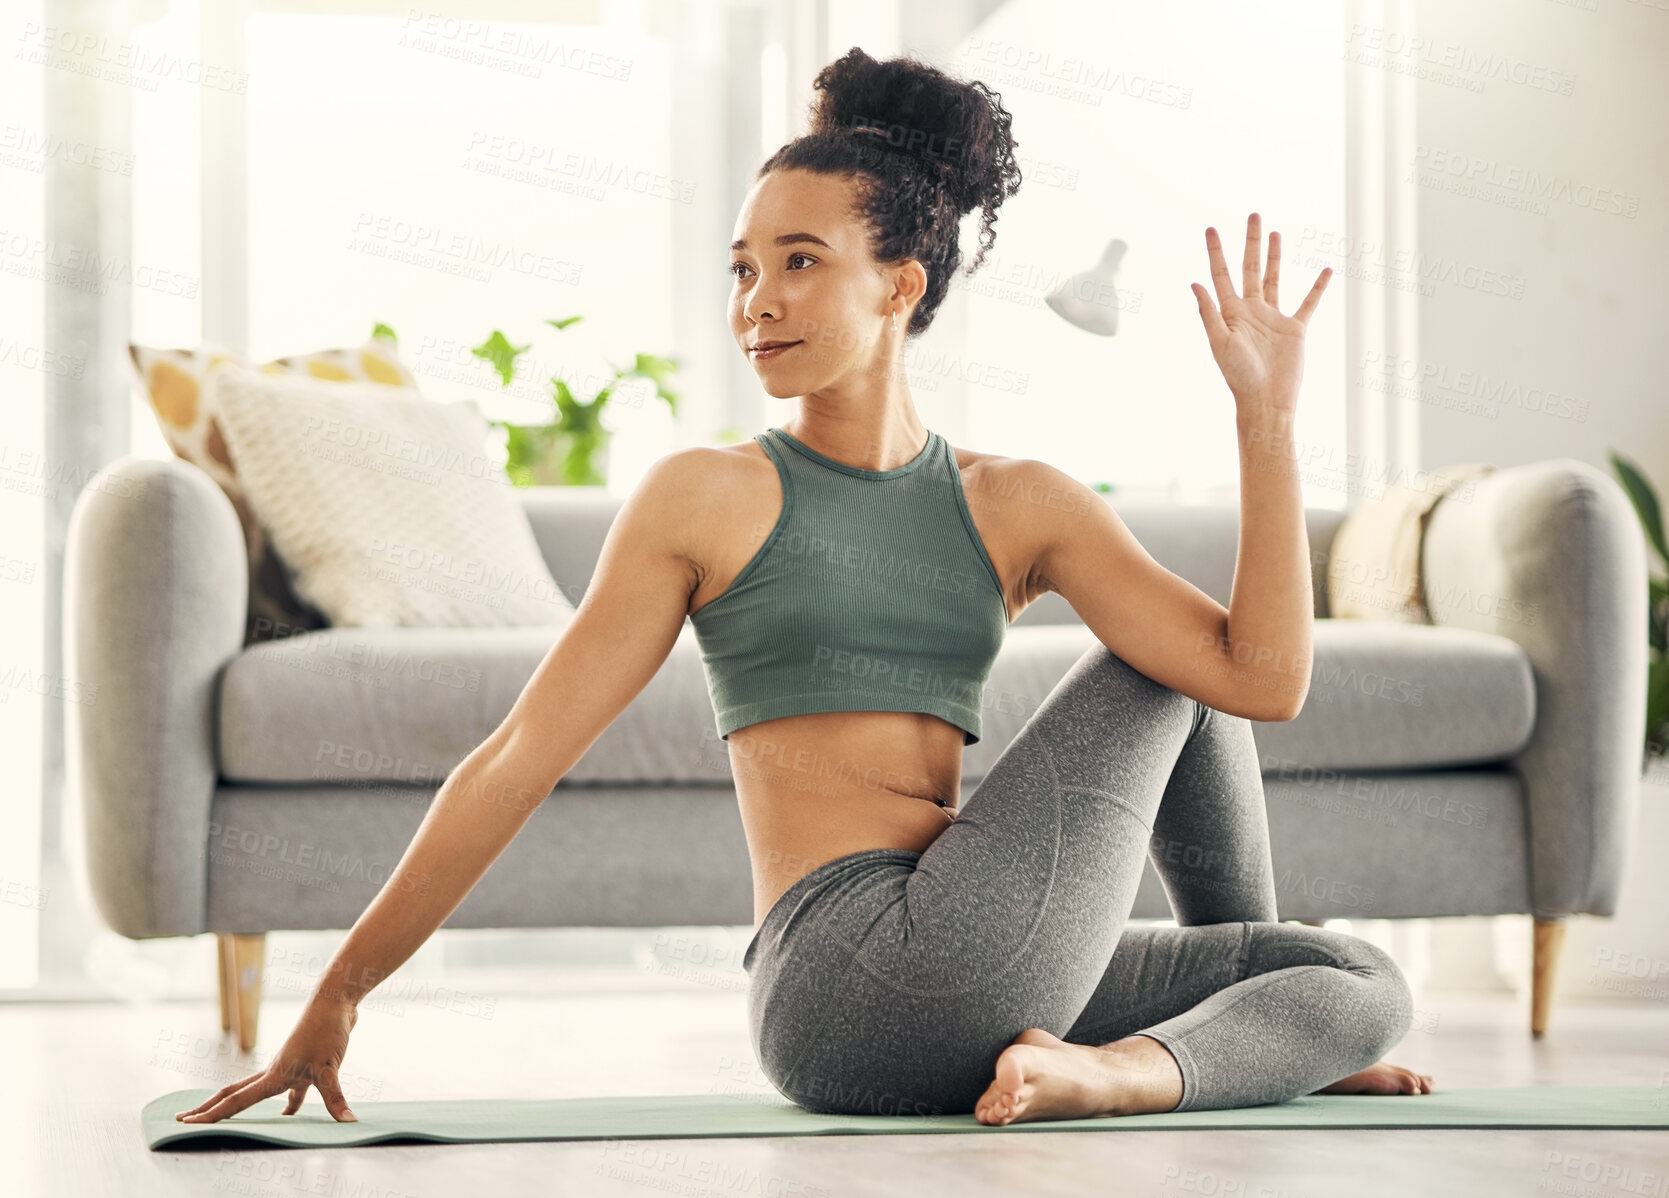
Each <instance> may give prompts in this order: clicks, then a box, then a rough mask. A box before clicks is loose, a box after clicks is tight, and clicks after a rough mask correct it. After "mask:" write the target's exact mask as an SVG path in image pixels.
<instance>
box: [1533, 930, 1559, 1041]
mask: <svg viewBox="0 0 1669 1198" xmlns="http://www.w3.org/2000/svg"><path fill="white" fill-rule="evenodd" d="M1535 938H1536V941H1535V953H1534V964H1533V966H1532V971H1531V979H1530V1035H1531V1036H1532V1037H1534V1038H1535V1039H1537V1040H1540V1039H1541V1038H1542V1036H1543V1035H1544V1034H1545V1033H1546V1032H1547V1016H1548V1011H1549V1009H1550V1008H1551V1007H1552V1005H1553V979H1554V976H1555V974H1556V973H1557V970H1558V965H1559V950H1560V948H1561V947H1563V945H1564V943H1565V921H1564V920H1562V919H1538V920H1536V921H1535Z"/></svg>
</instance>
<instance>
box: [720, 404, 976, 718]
mask: <svg viewBox="0 0 1669 1198" xmlns="http://www.w3.org/2000/svg"><path fill="white" fill-rule="evenodd" d="M754 440H755V441H758V442H759V444H760V447H761V448H763V449H764V450H765V452H766V453H767V454H769V455H770V457H771V459H772V461H774V462H775V463H776V467H777V477H778V478H779V479H780V480H781V482H782V510H781V512H780V514H779V515H778V516H777V520H776V524H775V525H774V526H773V527H772V529H771V532H770V535H769V536H768V537H767V538H766V540H765V543H764V544H763V545H761V546H760V547H759V551H758V552H757V553H755V554H754V555H753V557H752V559H751V560H750V561H749V562H748V564H747V565H746V566H744V567H743V568H742V572H741V573H740V574H738V575H737V576H736V579H735V581H733V582H732V583H731V584H730V585H729V586H728V587H727V588H726V589H725V591H724V593H723V594H722V595H720V596H718V597H717V598H716V599H713V600H711V601H710V602H708V603H706V604H704V605H702V606H701V607H700V608H699V609H697V610H696V611H695V612H694V613H692V614H691V616H690V622H691V623H692V624H693V625H695V634H696V640H697V642H698V643H699V645H700V647H701V660H702V664H703V667H704V668H705V670H706V674H707V689H708V691H709V693H710V695H711V697H712V701H713V711H714V714H715V715H716V716H717V718H718V728H719V735H720V736H721V737H723V738H725V739H728V738H729V736H730V734H731V733H732V732H734V731H735V730H736V729H738V728H744V727H746V726H748V725H749V724H756V723H758V722H760V721H761V720H769V719H775V718H777V717H780V716H787V715H800V714H803V713H806V712H818V711H921V712H928V713H930V714H932V715H936V716H939V717H940V718H941V719H943V720H945V721H947V722H948V723H951V724H954V725H955V726H956V727H958V728H960V729H962V732H963V744H964V745H971V744H977V743H978V741H979V738H980V710H981V699H982V697H983V691H984V688H985V680H986V677H987V675H988V674H989V672H990V669H991V662H992V659H993V658H995V657H996V655H997V650H998V649H999V648H1000V647H1001V646H1002V642H1003V635H1004V633H1005V632H1006V631H1007V628H1008V605H1007V603H1006V602H1005V600H1004V598H1003V588H1002V583H1001V582H1000V581H999V579H998V578H997V571H996V569H995V568H994V567H993V566H992V565H991V559H990V557H989V556H988V555H987V554H986V552H985V546H984V544H982V543H981V541H980V538H979V533H978V531H977V530H976V529H975V528H974V522H973V517H972V516H970V515H969V514H968V501H967V497H966V495H964V494H963V491H962V474H961V471H960V470H958V469H957V466H956V455H955V454H954V453H953V452H952V451H951V447H950V445H949V443H948V442H947V441H945V439H944V438H943V437H941V436H939V434H938V433H935V432H933V431H932V430H929V431H928V434H927V444H926V445H925V446H923V448H922V451H921V452H920V453H919V454H917V455H916V457H915V458H914V459H913V460H912V461H909V462H907V463H905V464H904V465H902V466H899V467H897V468H896V469H893V470H862V469H859V468H857V467H855V466H848V465H845V464H844V463H841V462H837V461H834V460H833V459H832V458H827V457H824V456H823V455H822V454H820V453H818V452H817V451H816V450H814V449H812V448H811V447H810V446H808V445H805V444H804V443H802V442H800V441H799V440H797V439H795V438H794V437H792V436H790V435H789V434H788V433H786V432H784V431H783V430H782V429H780V428H771V429H768V430H766V431H765V432H763V433H760V434H759V435H758V436H756V437H755V438H754Z"/></svg>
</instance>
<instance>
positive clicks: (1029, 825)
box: [743, 644, 1413, 1115]
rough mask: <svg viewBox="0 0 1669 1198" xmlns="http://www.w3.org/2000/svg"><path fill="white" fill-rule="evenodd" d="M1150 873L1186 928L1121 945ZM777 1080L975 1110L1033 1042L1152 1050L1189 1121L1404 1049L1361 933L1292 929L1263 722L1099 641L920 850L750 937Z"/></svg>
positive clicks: (879, 860) (752, 973) (1397, 1003)
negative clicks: (1034, 1038) (1154, 1045)
mask: <svg viewBox="0 0 1669 1198" xmlns="http://www.w3.org/2000/svg"><path fill="white" fill-rule="evenodd" d="M1147 856H1151V859H1152V861H1153V864H1154V869H1155V871H1156V872H1157V873H1158V875H1159V877H1160V880H1161V881H1162V882H1163V883H1164V886H1165V890H1166V893H1167V894H1168V896H1169V898H1170V903H1171V908H1172V911H1173V912H1174V913H1175V917H1176V922H1177V923H1178V924H1179V925H1180V926H1179V927H1174V928H1172V927H1152V926H1143V927H1131V926H1127V923H1128V920H1129V918H1130V910H1131V906H1132V905H1133V903H1134V901H1135V895H1136V887H1137V884H1138V883H1139V882H1140V880H1141V874H1142V862H1143V859H1144V857H1147ZM743 968H744V969H745V970H746V971H747V973H748V976H749V979H750V983H751V985H750V989H749V992H748V1020H749V1025H750V1031H751V1034H752V1037H753V1046H754V1051H755V1053H756V1054H757V1055H758V1059H759V1063H760V1067H761V1068H762V1069H763V1070H764V1073H765V1076H766V1077H767V1078H769V1079H770V1081H771V1083H772V1084H773V1085H774V1086H776V1088H777V1089H778V1090H779V1091H780V1092H781V1093H782V1094H783V1096H784V1097H786V1098H788V1099H790V1100H791V1101H793V1102H795V1103H797V1104H798V1105H800V1106H802V1107H804V1108H805V1109H807V1110H810V1111H815V1112H818V1113H840V1114H900V1115H939V1114H966V1113H968V1112H971V1111H972V1110H973V1109H974V1104H975V1102H976V1100H977V1099H978V1098H979V1096H980V1095H981V1094H983V1093H984V1092H985V1090H986V1088H987V1087H988V1086H989V1085H990V1084H991V1081H992V1079H993V1077H994V1076H995V1066H996V1060H997V1057H998V1056H999V1055H1000V1054H1001V1053H1002V1051H1003V1049H1005V1048H1007V1047H1008V1045H1009V1044H1010V1043H1012V1042H1013V1040H1014V1038H1015V1037H1016V1036H1017V1035H1019V1033H1020V1032H1022V1031H1024V1030H1025V1029H1026V1028H1029V1027H1039V1028H1043V1029H1045V1030H1046V1031H1049V1032H1051V1033H1053V1034H1054V1035H1056V1036H1059V1037H1061V1038H1062V1039H1063V1040H1067V1041H1069V1042H1071V1043H1074V1044H1105V1043H1107V1042H1109V1041H1112V1040H1117V1039H1121V1038H1123V1037H1125V1036H1129V1035H1131V1034H1133V1033H1136V1032H1140V1033H1141V1034H1142V1035H1144V1036H1151V1037H1152V1038H1153V1039H1155V1040H1157V1041H1159V1042H1160V1043H1161V1044H1163V1045H1164V1046H1165V1047H1166V1048H1168V1049H1169V1050H1170V1052H1171V1054H1172V1055H1173V1056H1174V1057H1175V1058H1176V1060H1177V1064H1178V1065H1179V1066H1180V1067H1181V1071H1182V1101H1181V1103H1180V1104H1179V1105H1178V1106H1177V1108H1176V1109H1177V1110H1179V1111H1198V1110H1214V1109H1220V1108H1225V1107H1242V1106H1256V1105H1259V1104H1263V1103H1275V1102H1285V1101H1287V1100H1288V1099H1291V1098H1294V1097H1297V1096H1299V1095H1302V1094H1308V1093H1312V1092H1314V1091H1316V1090H1319V1089H1320V1088H1322V1087H1323V1086H1326V1085H1329V1084H1331V1083H1332V1082H1335V1081H1337V1080H1339V1079H1340V1078H1342V1077H1345V1076H1348V1075H1349V1074H1351V1073H1354V1072H1356V1071H1357V1070H1359V1069H1363V1068H1366V1067H1367V1066H1368V1065H1371V1064H1373V1063H1374V1062H1375V1061H1377V1060H1379V1059H1380V1057H1381V1056H1382V1055H1383V1054H1384V1053H1385V1051H1386V1050H1387V1049H1389V1048H1390V1047H1392V1046H1393V1045H1395V1044H1396V1043H1397V1042H1398V1041H1400V1040H1401V1039H1402V1037H1403V1036H1404V1035H1406V1034H1407V1032H1408V1029H1409V1026H1410V1023H1411V1022H1412V1019H1413V1000H1412V997H1411V996H1410V994H1409V990H1408V983H1407V981H1406V980H1405V979H1404V977H1403V975H1402V971H1401V970H1400V969H1398V967H1397V965H1396V962H1395V961H1393V960H1392V959H1391V957H1390V956H1389V955H1387V954H1386V953H1385V952H1383V951H1382V950H1380V949H1379V948H1378V947H1376V946H1375V945H1373V944H1370V943H1369V942H1367V941H1365V940H1362V939H1361V938H1359V937H1356V936H1350V935H1347V934H1345V933H1342V932H1337V931H1331V930H1328V929H1324V928H1314V927H1308V926H1306V925H1303V924H1297V923H1282V922H1280V917H1279V915H1278V913H1277V911H1276V907H1275V876H1274V868H1273V865H1272V863H1271V861H1270V855H1269V828H1268V823H1267V816H1266V813H1265V810H1264V795H1263V779H1262V775H1261V772H1260V769H1259V764H1258V756H1257V751H1256V747H1255V745H1254V743H1253V741H1252V727H1251V724H1250V723H1248V722H1247V721H1246V720H1245V719H1243V718H1241V717H1238V716H1229V715H1225V714H1223V713H1222V712H1220V711H1217V710H1215V709H1213V708H1211V707H1207V706H1205V705H1204V704H1201V703H1199V702H1197V701H1196V700H1194V699H1191V698H1189V697H1187V696H1186V695H1183V694H1181V693H1179V692H1178V691H1175V690H1172V689H1170V688H1169V687H1167V686H1164V685H1162V684H1161V683H1158V682H1155V681H1154V680H1153V679H1151V678H1149V677H1147V675H1145V674H1142V673H1141V672H1139V671H1138V670H1136V669H1135V668H1133V667H1132V666H1130V665H1128V664H1127V663H1126V662H1124V661H1123V660H1122V659H1120V658H1119V657H1117V656H1116V655H1114V654H1113V653H1111V652H1109V651H1108V650H1107V649H1106V648H1105V647H1104V646H1102V645H1100V644H1096V645H1094V646H1092V647H1091V648H1090V649H1089V651H1087V652H1086V653H1085V654H1084V655H1083V656H1082V657H1081V658H1079V659H1078V661H1077V662H1076V663H1075V664H1074V665H1073V666H1072V668H1071V669H1070V670H1069V671H1068V672H1067V674H1066V676H1065V677H1064V678H1062V679H1061V681H1060V682H1059V684H1057V685H1056V687H1055V688H1054V689H1053V690H1052V691H1051V692H1050V693H1049V695H1048V697H1047V698H1046V699H1045V700H1044V701H1043V703H1042V704H1041V705H1040V706H1039V707H1038V709H1037V710H1036V711H1035V712H1034V713H1033V714H1032V716H1031V717H1030V718H1029V719H1028V720H1027V721H1026V723H1025V725H1024V726H1023V727H1022V728H1021V730H1020V732H1019V733H1018V735H1017V736H1016V737H1015V739H1014V740H1013V742H1012V743H1010V744H1009V746H1008V747H1007V748H1006V749H1005V750H1004V751H1003V753H1002V755H1001V756H1000V757H999V758H998V759H997V761H996V762H995V764H994V765H993V766H992V768H991V770H990V772H989V773H987V774H986V776H985V777H984V778H983V779H981V780H980V783H979V785H978V786H976V787H975V788H974V790H973V793H972V794H971V795H969V797H968V800H967V802H966V803H965V804H964V806H963V808H962V810H961V812H960V813H959V814H958V815H957V818H956V819H955V821H954V822H953V823H951V825H950V826H949V827H948V828H946V829H945V830H944V831H943V832H942V833H940V834H939V837H938V839H937V840H935V841H934V842H933V843H932V844H931V845H929V846H928V847H927V850H926V851H925V852H921V853H916V852H911V851H908V850H902V849H867V850H864V851H862V852H857V853H850V854H848V855H846V856H844V857H838V858H836V859H835V860H833V861H829V862H826V863H824V864H823V865H821V866H819V867H818V868H816V869H814V870H812V871H811V872H810V873H808V874H806V875H805V876H804V877H802V878H799V879H798V880H796V881H795V883H794V884H793V886H791V887H790V888H789V889H788V890H787V891H785V892H784V893H783V895H782V897H781V898H779V899H778V900H777V902H776V903H775V904H773V905H772V907H771V909H770V911H769V912H768V913H767V914H766V916H765V919H764V921H763V922H762V923H761V924H760V926H759V928H758V930H757V931H756V932H755V933H754V936H753V939H752V940H751V941H750V942H749V944H748V947H747V952H746V953H745V955H744V957H743Z"/></svg>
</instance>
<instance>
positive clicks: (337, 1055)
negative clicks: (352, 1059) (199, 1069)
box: [174, 995, 359, 1123]
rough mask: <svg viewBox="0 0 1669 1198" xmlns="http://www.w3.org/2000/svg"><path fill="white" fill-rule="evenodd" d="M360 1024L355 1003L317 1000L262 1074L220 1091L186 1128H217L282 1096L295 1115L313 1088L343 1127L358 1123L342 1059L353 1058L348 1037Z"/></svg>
mask: <svg viewBox="0 0 1669 1198" xmlns="http://www.w3.org/2000/svg"><path fill="white" fill-rule="evenodd" d="M358 1021H359V1010H358V1008H357V1007H356V1006H355V1005H354V1004H353V1003H350V1002H344V1001H337V1000H334V999H322V998H320V997H318V996H317V995H315V996H314V997H313V998H312V999H311V1000H309V1002H308V1004H307V1007H306V1009H305V1010H303V1011H302V1013H301V1018H300V1019H299V1020H297V1021H296V1026H295V1030H294V1031H292V1032H291V1033H290V1038H289V1039H288V1040H286V1041H284V1047H282V1048H280V1049H279V1050H278V1054H277V1055H276V1056H274V1057H273V1058H272V1061H271V1063H269V1064H268V1065H267V1067H266V1068H265V1069H263V1070H262V1071H261V1072H260V1073H253V1074H250V1075H249V1076H248V1077H246V1078H244V1079H243V1080H241V1081H235V1082H233V1083H232V1084H231V1085H229V1086H225V1087H223V1088H221V1089H220V1090H217V1091H216V1092H215V1093H214V1094H213V1095H212V1096H210V1097H209V1098H207V1099H205V1100H204V1101H203V1102H202V1103H201V1104H200V1105H198V1106H195V1107H193V1108H192V1109H191V1110H189V1111H179V1112H177V1113H176V1114H175V1115H174V1118H175V1119H176V1120H177V1121H179V1122H181V1123H216V1122H218V1121H219V1120H221V1119H224V1118H226V1117H227V1116H229V1115H235V1114H237V1113H238V1112H239V1111H241V1110H243V1109H244V1108H245V1107H247V1106H253V1105H254V1104H255V1103H257V1102H260V1101H261V1099H263V1098H270V1097H272V1096H273V1095H274V1094H277V1093H278V1092H279V1091H280V1090H288V1091H289V1092H290V1101H289V1102H288V1103H287V1104H286V1105H285V1107H284V1114H286V1115H293V1114H295V1113H296V1111H298V1110H300V1109H301V1103H302V1100H303V1099H305V1098H306V1097H307V1087H309V1086H316V1087H318V1091H319V1097H320V1098H322V1099H324V1104H325V1109H326V1110H327V1111H329V1112H330V1113H331V1115H332V1117H334V1118H335V1119H336V1121H337V1122H338V1123H357V1122H359V1119H358V1117H357V1116H356V1115H355V1114H354V1113H353V1112H352V1111H350V1110H349V1109H348V1100H347V1099H346V1098H344V1097H343V1096H342V1083H341V1072H342V1058H343V1057H344V1056H346V1055H347V1052H348V1034H349V1033H350V1032H352V1031H353V1027H354V1024H355V1023H357V1022H358Z"/></svg>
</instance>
